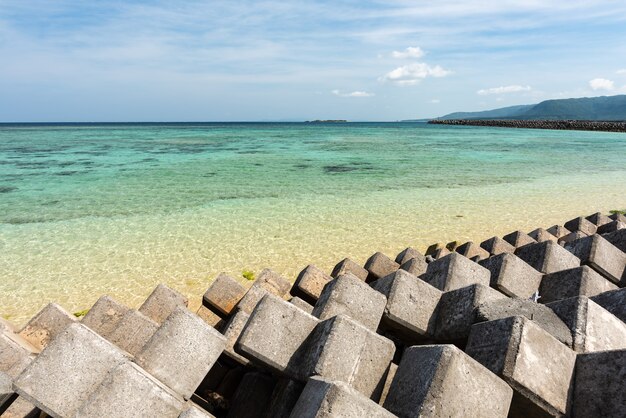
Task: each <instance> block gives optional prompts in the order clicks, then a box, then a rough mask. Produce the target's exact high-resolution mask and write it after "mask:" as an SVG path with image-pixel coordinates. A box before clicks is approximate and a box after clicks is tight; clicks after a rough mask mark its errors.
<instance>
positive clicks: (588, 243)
mask: <svg viewBox="0 0 626 418" xmlns="http://www.w3.org/2000/svg"><path fill="white" fill-rule="evenodd" d="M565 249H566V250H568V251H569V252H571V253H572V254H574V255H575V256H576V257H578V258H579V259H580V261H581V263H582V264H585V265H588V266H590V267H591V268H592V269H594V270H595V271H597V272H598V273H600V274H601V275H603V276H604V277H606V278H607V279H608V280H610V281H612V282H613V283H618V284H620V285H626V276H625V275H624V272H625V271H626V254H624V252H622V250H620V249H619V248H617V247H616V246H614V245H613V244H611V243H610V242H609V241H607V240H606V239H604V238H602V236H601V235H597V234H596V235H591V236H589V237H585V238H580V239H577V240H576V241H572V242H568V243H567V244H565Z"/></svg>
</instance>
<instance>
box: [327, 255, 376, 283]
mask: <svg viewBox="0 0 626 418" xmlns="http://www.w3.org/2000/svg"><path fill="white" fill-rule="evenodd" d="M347 273H350V274H354V275H355V276H356V277H358V278H359V279H361V280H363V281H366V280H367V275H368V274H369V272H368V271H367V270H365V269H364V268H363V267H361V266H360V265H359V264H357V263H356V262H354V261H352V260H351V259H349V258H344V259H343V260H341V261H340V262H339V263H337V265H336V266H335V268H334V269H333V272H332V273H331V274H330V275H331V276H333V277H335V278H337V277H339V276H341V275H342V274H347Z"/></svg>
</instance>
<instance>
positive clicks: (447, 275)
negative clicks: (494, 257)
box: [421, 253, 491, 291]
mask: <svg viewBox="0 0 626 418" xmlns="http://www.w3.org/2000/svg"><path fill="white" fill-rule="evenodd" d="M421 278H422V280H424V281H425V282H427V283H429V284H431V285H432V286H434V287H436V288H437V289H439V290H443V291H449V290H454V289H460V288H462V287H465V286H469V285H471V284H482V285H485V286H489V280H490V278H491V274H490V273H489V270H487V269H486V268H484V267H482V266H480V265H478V264H476V263H475V262H473V261H471V260H470V259H468V258H467V257H464V256H462V255H460V254H457V253H453V254H449V255H447V256H445V257H443V258H440V259H437V260H435V261H433V262H432V263H430V264H429V265H428V270H426V273H424V274H423V275H422V276H421Z"/></svg>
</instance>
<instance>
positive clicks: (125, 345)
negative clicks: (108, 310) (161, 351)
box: [106, 309, 159, 356]
mask: <svg viewBox="0 0 626 418" xmlns="http://www.w3.org/2000/svg"><path fill="white" fill-rule="evenodd" d="M158 328H159V324H157V323H156V322H154V321H153V320H152V319H150V318H148V317H147V316H145V315H144V314H142V313H141V312H139V311H135V310H134V309H131V310H129V311H128V312H126V315H124V317H123V318H122V319H121V320H120V321H119V323H118V325H117V327H116V328H115V330H114V331H113V332H112V333H111V334H110V335H109V336H107V337H106V339H107V340H109V341H110V342H112V343H113V344H115V345H116V346H118V347H119V348H121V349H122V350H125V351H126V352H128V353H130V354H132V355H133V356H136V355H137V354H139V352H140V351H141V349H142V348H143V346H144V345H145V344H146V343H147V342H148V340H149V339H150V338H152V335H154V333H155V332H156V330H157V329H158Z"/></svg>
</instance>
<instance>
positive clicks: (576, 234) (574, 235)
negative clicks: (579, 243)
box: [558, 231, 589, 245]
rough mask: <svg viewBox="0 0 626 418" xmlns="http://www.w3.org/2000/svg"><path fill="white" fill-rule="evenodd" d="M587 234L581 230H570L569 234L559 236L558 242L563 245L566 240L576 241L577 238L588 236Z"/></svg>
mask: <svg viewBox="0 0 626 418" xmlns="http://www.w3.org/2000/svg"><path fill="white" fill-rule="evenodd" d="M588 236H589V235H587V234H585V233H584V232H582V231H575V232H570V233H569V234H567V235H565V236H563V237H561V238H559V240H558V244H559V245H565V244H567V243H568V242H572V241H576V240H577V239H581V238H585V237H588Z"/></svg>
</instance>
